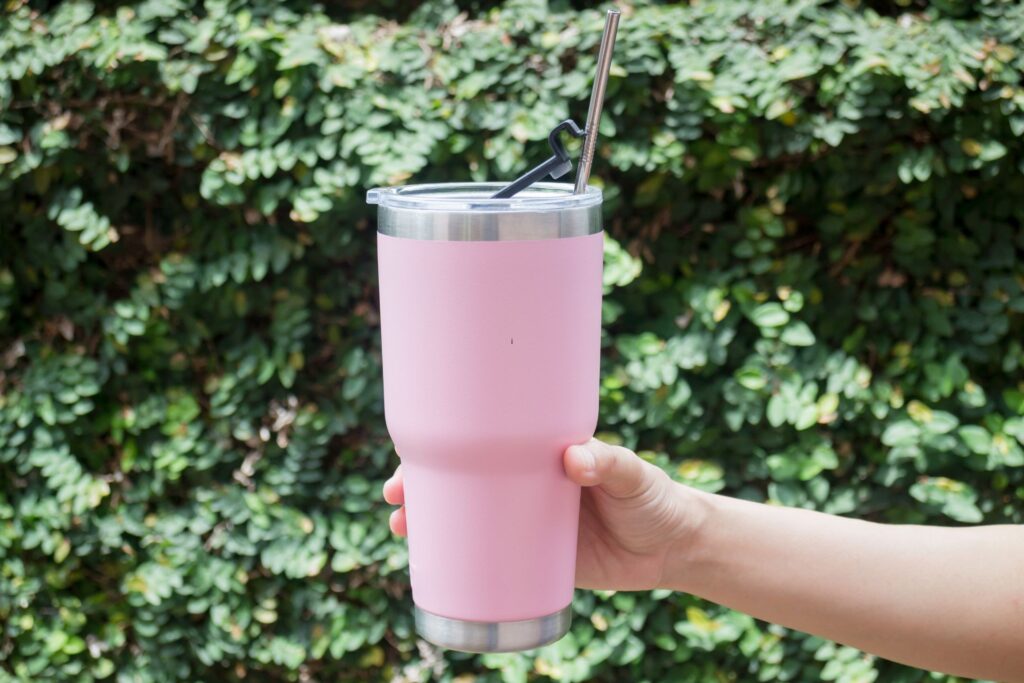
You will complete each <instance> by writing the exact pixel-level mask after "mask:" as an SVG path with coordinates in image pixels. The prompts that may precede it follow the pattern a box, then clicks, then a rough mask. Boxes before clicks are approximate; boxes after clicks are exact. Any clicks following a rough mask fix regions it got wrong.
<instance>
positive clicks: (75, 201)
mask: <svg viewBox="0 0 1024 683" xmlns="http://www.w3.org/2000/svg"><path fill="white" fill-rule="evenodd" d="M463 4H464V5H465V6H459V5H457V4H455V3H454V2H452V1H451V0H432V1H431V2H428V3H426V4H423V5H421V6H418V7H415V6H414V7H407V6H404V5H401V4H400V3H385V4H383V5H382V6H377V5H374V4H373V3H367V2H354V1H350V2H347V3H329V4H328V5H326V6H324V7H320V6H317V5H313V4H307V3H304V2H288V3H283V2H276V1H273V0H244V1H243V0H206V1H205V2H198V1H195V0H146V1H143V2H136V3H118V2H113V1H105V2H97V3H95V4H90V3H88V2H82V1H75V2H60V3H57V2H54V3H47V2H26V0H6V2H5V9H6V12H5V13H4V15H3V16H2V17H0V681H88V680H94V679H104V680H117V681H185V680H189V681H200V680H202V681H236V680H237V681H242V680H245V681H333V680H343V681H354V680H396V681H414V680H427V679H428V678H429V679H431V680H442V681H443V680H447V681H453V680H458V681H460V682H462V683H466V682H468V681H473V680H476V681H497V680H503V681H523V680H546V679H547V678H550V679H554V680H560V681H580V680H586V679H593V680H603V681H652V682H653V681H665V680H673V681H706V680H716V681H746V680H759V681H773V680H791V681H801V680H816V679H818V678H821V679H825V680H836V681H849V682H854V681H856V682H862V681H872V680H884V681H918V680H926V679H927V680H943V678H942V677H941V676H937V677H934V678H929V675H928V674H925V673H923V672H919V671H914V670H910V669H906V668H902V667H898V666H896V665H893V664H891V663H888V662H885V661H882V660H879V659H876V658H873V657H870V656H865V655H862V654H861V653H858V652H857V651H855V650H852V649H850V648H846V647H841V646H837V645H835V644H833V643H830V642H826V641H823V640H820V639H818V638H811V637H808V636H805V635H803V634H800V633H794V632H789V631H787V630H785V629H782V628H779V627H776V626H770V625H767V624H764V623H761V622H757V621H755V620H753V619H750V618H748V617H746V616H743V615H741V614H737V613H733V612H730V611H728V610H724V609H721V608H719V607H716V606H714V605H710V604H707V603H704V602H702V601H700V600H697V599H695V598H692V597H690V596H686V595H672V596H671V597H670V596H668V595H665V594H657V593H656V594H653V595H648V594H630V593H619V594H612V593H596V594H595V593H589V592H583V591H580V592H578V595H577V600H576V610H577V616H576V619H575V622H574V625H573V630H572V634H571V635H570V636H568V637H567V638H565V639H564V640H562V641H561V642H559V643H558V644H557V645H554V646H551V647H548V648H546V649H544V650H540V651H537V652H535V653H531V654H528V655H500V656H483V657H473V656H469V655H459V654H451V653H440V652H438V651H437V650H435V649H434V648H432V647H430V646H427V645H426V644H424V643H422V642H418V641H417V640H416V639H415V636H414V633H413V631H412V624H411V618H410V600H409V590H408V578H407V570H406V554H405V545H404V542H403V541H401V540H398V539H395V538H392V537H391V536H390V534H389V532H388V531H387V526H386V520H387V514H388V510H387V508H386V506H384V505H383V504H382V502H381V500H380V495H379V490H380V485H381V483H382V482H383V480H384V479H385V477H386V476H387V475H388V474H389V473H390V471H391V469H392V467H393V466H394V465H395V463H396V460H395V458H394V455H393V454H392V451H391V447H390V444H389V441H388V439H387V434H386V431H385V429H384V422H383V415H382V400H381V398H382V397H381V384H380V372H381V371H380V353H379V333H378V316H377V296H376V290H375V278H376V261H375V247H374V222H373V220H374V219H373V212H372V211H371V210H370V208H369V207H367V206H365V205H364V192H365V189H366V188H368V187H371V186H374V185H378V184H395V183H401V182H404V181H407V180H411V181H427V180H460V179H470V178H471V179H476V180H483V179H499V178H511V177H513V176H514V175H516V174H517V173H518V172H520V171H521V170H523V169H524V168H526V167H527V165H529V164H531V163H536V162H537V161H539V160H540V159H541V158H542V157H544V156H546V145H545V144H544V142H543V140H544V137H545V135H546V133H547V131H548V129H549V127H550V126H552V125H553V123H554V122H556V121H558V120H560V119H562V118H564V117H566V116H567V115H572V116H574V117H575V118H576V120H577V121H580V122H582V120H583V115H584V108H585V106H586V100H587V96H588V78H589V74H590V73H591V72H592V69H593V63H594V58H593V54H594V51H595V48H596V42H597V40H598V39H599V34H600V27H601V24H602V12H601V11H600V10H599V9H594V8H590V9H582V10H575V9H572V8H570V7H568V6H567V5H565V4H561V3H559V4H552V5H551V6H548V5H547V4H545V2H544V1H543V0H509V2H506V3H505V4H502V5H499V6H490V5H467V4H466V3H463ZM374 7H377V9H376V10H375V9H374ZM380 7H383V8H384V9H380ZM623 9H624V16H623V20H622V27H621V32H620V39H619V45H618V50H617V53H616V65H615V70H614V72H613V79H612V81H611V85H610V89H609V94H608V106H607V109H606V117H605V121H604V123H603V127H602V135H603V138H602V140H603V143H602V147H601V153H600V158H599V159H598V161H597V163H596V164H595V180H596V181H603V183H604V189H605V192H606V197H607V226H608V233H609V240H608V243H607V253H606V264H607V266H606V280H607V290H608V295H607V298H606V305H605V316H604V322H605V334H606V336H605V340H604V356H603V363H604V367H603V384H602V395H601V427H600V429H601V431H602V433H604V434H606V435H610V434H614V435H615V436H614V437H612V436H609V437H608V438H618V439H620V440H621V441H622V442H623V443H625V444H626V445H628V446H631V447H634V448H636V449H639V450H641V451H642V453H643V454H644V456H645V457H648V458H650V459H651V460H653V461H654V462H656V463H658V464H659V465H661V466H663V467H665V468H666V469H667V470H668V471H669V472H670V473H671V474H672V475H673V476H675V477H676V478H677V479H679V480H681V481H684V482H687V483H689V484H692V485H695V486H700V487H702V488H705V489H710V490H715V491H722V492H725V493H728V494H730V495H738V496H743V497H747V498H751V499H756V500H770V501H774V502H778V503H781V504H785V505H799V506H805V507H812V508H817V509H822V510H826V511H829V512H833V513H840V514H848V515H854V516H859V517H864V518H870V519H875V520H881V521H891V522H926V523H934V524H956V523H975V522H981V521H985V522H994V523H997V522H1022V521H1024V514H1022V512H1021V510H1022V506H1024V468H1022V467H1021V465H1024V450H1022V444H1021V442H1022V440H1024V417H1022V413H1024V373H1022V370H1021V366H1022V363H1024V349H1022V345H1021V338H1022V333H1024V321H1022V312H1024V262H1022V258H1024V231H1022V230H1021V229H1020V223H1021V220H1022V218H1024V199H1022V197H1024V179H1022V171H1024V154H1022V152H1024V149H1022V145H1021V143H1020V141H1019V140H1018V137H1019V136H1020V135H1021V134H1022V133H1024V87H1022V84H1021V82H1020V81H1021V73H1022V71H1024V8H1022V5H1021V4H1018V3H1009V2H1007V3H1003V2H995V1H988V2H977V3H968V2H958V1H956V0H945V1H942V2H933V3H930V4H928V3H924V2H916V1H912V0H905V1H904V2H897V3H895V4H892V5H890V4H889V3H885V2H873V3H867V4H865V3H859V2H857V1H856V0H849V1H847V2H815V1H813V0H810V1H794V2H788V3H787V2H777V1H776V2H766V1H764V0H733V1H726V0H722V1H721V2H712V1H705V2H693V3H692V4H691V5H681V6H673V5H657V4H648V3H641V4H638V5H636V6H624V8H623ZM374 11H377V12H383V13H384V16H378V15H374V14H372V12H374ZM936 561H947V559H946V558H936Z"/></svg>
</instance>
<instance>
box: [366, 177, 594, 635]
mask: <svg viewBox="0 0 1024 683" xmlns="http://www.w3.org/2000/svg"><path fill="white" fill-rule="evenodd" d="M501 187H502V185H501V184H500V183H466V184H437V185H409V186H403V187H394V188H379V189H375V190H371V191H370V192H369V193H368V196H367V200H368V201H369V202H370V203H371V204H376V205H377V206H378V214H377V217H378V228H377V245H378V267H379V277H380V320H381V339H382V351H383V365H384V370H383V372H384V412H385V420H386V423H387V428H388V432H389V433H390V435H391V438H392V439H393V441H394V443H395V448H396V450H397V452H398V455H399V457H400V459H401V461H402V472H403V473H404V478H405V505H406V511H407V519H408V528H409V537H408V542H409V569H410V574H411V581H412V597H413V602H414V603H415V620H416V629H417V631H418V632H419V634H420V635H421V636H422V637H423V638H425V639H427V640H429V641H431V642H433V643H435V644H438V645H441V646H444V647H449V648H453V649H457V650H465V651H471V652H505V651H512V650H523V649H529V648H533V647H538V646H541V645H544V644H547V643H550V642H553V641H555V640H557V639H559V638H560V637H561V636H562V635H564V634H565V632H566V631H567V630H568V628H569V623H570V616H571V612H570V603H571V601H572V593H573V584H574V574H575V564H576V541H577V526H578V522H579V500H580V490H579V487H578V486H576V485H575V484H573V483H572V482H570V481H569V479H568V478H567V477H566V476H565V473H564V471H563V469H562V453H563V451H564V450H565V449H566V448H567V447H568V446H570V445H571V444H575V443H582V442H585V441H586V440H587V439H589V438H590V437H591V436H593V433H594V430H595V428H596V424H597V411H598V382H599V372H600V346H601V344H600V340H601V293H602V283H601V275H602V254H603V239H604V237H603V232H602V228H601V201H602V196H601V192H600V190H598V189H597V188H595V187H588V188H587V189H586V192H584V193H581V194H573V188H572V185H569V184H562V183H538V184H536V185H534V186H532V187H530V188H528V189H526V190H524V191H522V192H520V193H519V194H517V195H515V196H514V197H512V198H509V199H491V198H489V197H490V195H492V194H493V193H495V192H496V191H497V190H499V189H500V188H501Z"/></svg>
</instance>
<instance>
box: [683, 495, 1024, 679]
mask: <svg viewBox="0 0 1024 683" xmlns="http://www.w3.org/2000/svg"><path fill="white" fill-rule="evenodd" d="M679 494H680V495H681V496H688V497H690V498H688V500H687V507H688V508H689V509H693V510H694V511H695V512H694V516H695V517H696V522H695V526H694V532H693V534H692V537H691V538H690V539H688V540H687V542H686V543H684V544H680V545H679V547H678V548H676V549H673V550H672V551H671V552H670V554H669V557H668V560H667V565H666V567H667V570H666V574H665V582H666V583H667V584H668V585H667V587H669V588H672V589H675V590H681V591H685V592H688V593H693V594H695V595H699V596H701V597H704V598H707V599H709V600H712V601H714V602H718V603H720V604H723V605H726V606H729V607H732V608H735V609H738V610H741V611H743V612H746V613H748V614H751V615H753V616H755V617H758V618H761V619H765V620H767V621H771V622H774V623H778V624H782V625H784V626H788V627H790V628H795V629H798V630H801V631H807V632H809V633H814V634H817V635H820V636H823V637H826V638H830V639H833V640H837V641H839V642H842V643H845V644H848V645H852V646H854V647H858V648H860V649H863V650H865V651H867V652H871V653H874V654H877V655H880V656H882V657H885V658H887V659H892V660H896V661H900V662H904V663H907V664H911V665H914V666H918V667H922V668H928V669H937V670H940V671H944V672H948V673H953V674H959V675H966V676H973V677H983V678H995V679H999V680H1022V681H1024V527H1014V526H989V527H975V528H970V529H954V528H942V527H923V526H914V525H883V524H873V523H870V522H864V521H859V520H853V519H846V518H842V517H836V516H831V515H826V514H822V513H817V512H812V511H809V510H799V509H792V508H779V507H775V506H770V505H761V504H757V503H750V502H747V501H741V500H735V499H731V498H726V497H723V496H714V495H710V494H701V493H697V492H694V491H692V490H688V489H687V490H683V489H680V491H679Z"/></svg>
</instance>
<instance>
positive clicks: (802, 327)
mask: <svg viewBox="0 0 1024 683" xmlns="http://www.w3.org/2000/svg"><path fill="white" fill-rule="evenodd" d="M780 339H782V341H783V343H785V344H789V345H790V346H813V345H814V341H815V339H814V333H813V332H811V328H810V327H808V326H807V323H804V322H802V321H800V320H796V321H793V322H791V323H790V324H789V325H786V328H785V329H784V330H782V336H781V337H780Z"/></svg>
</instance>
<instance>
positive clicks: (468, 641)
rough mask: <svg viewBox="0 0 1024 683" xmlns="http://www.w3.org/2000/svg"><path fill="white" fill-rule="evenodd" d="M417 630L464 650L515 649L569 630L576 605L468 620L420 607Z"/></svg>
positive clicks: (538, 644) (549, 640)
mask: <svg viewBox="0 0 1024 683" xmlns="http://www.w3.org/2000/svg"><path fill="white" fill-rule="evenodd" d="M414 612H415V616H416V632H417V633H419V634H420V635H421V636H422V637H423V638H425V639H426V640H429V641H430V642H431V643H434V644H435V645H440V646H441V647H446V648H448V649H450V650H461V651H463V652H515V651H519V650H532V649H533V648H535V647H541V646H542V645H547V644H548V643H553V642H555V641H556V640H558V639H559V638H561V637H562V636H563V635H565V634H566V633H567V632H568V631H569V626H570V624H572V607H571V606H569V607H566V608H565V609H562V610H559V611H558V612H555V613H554V614H549V615H547V616H543V617H538V618H536V619H524V620H523V621H499V622H486V621H464V620H462V619H449V618H448V617H442V616H438V615H437V614H433V613H431V612H427V611H425V610H422V609H420V608H419V607H416V608H415V610H414Z"/></svg>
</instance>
